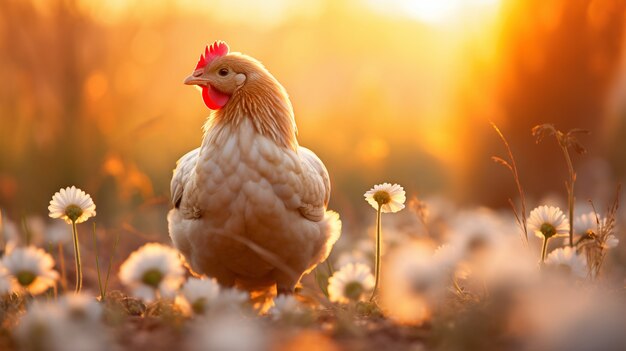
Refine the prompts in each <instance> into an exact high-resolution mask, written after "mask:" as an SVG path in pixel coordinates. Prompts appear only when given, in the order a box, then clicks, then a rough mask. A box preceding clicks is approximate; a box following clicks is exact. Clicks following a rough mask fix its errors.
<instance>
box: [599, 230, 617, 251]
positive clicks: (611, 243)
mask: <svg viewBox="0 0 626 351" xmlns="http://www.w3.org/2000/svg"><path fill="white" fill-rule="evenodd" d="M617 244H619V239H618V238H616V237H615V235H613V234H610V235H608V236H607V237H606V239H605V240H604V243H603V245H602V248H604V249H612V248H614V247H616V246H617Z"/></svg>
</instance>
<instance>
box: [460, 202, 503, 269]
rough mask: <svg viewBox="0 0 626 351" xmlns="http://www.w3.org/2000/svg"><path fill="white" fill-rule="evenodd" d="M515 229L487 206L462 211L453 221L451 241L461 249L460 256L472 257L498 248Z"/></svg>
mask: <svg viewBox="0 0 626 351" xmlns="http://www.w3.org/2000/svg"><path fill="white" fill-rule="evenodd" d="M514 231H515V228H512V227H510V226H508V225H507V223H506V222H505V221H503V220H502V218H501V217H500V216H498V214H497V213H495V212H493V211H492V210H489V209H487V208H478V209H475V210H467V211H461V212H459V214H458V215H457V216H455V218H454V219H453V220H452V221H451V225H450V231H449V243H450V246H451V247H453V248H455V249H457V250H459V256H460V257H466V258H471V257H472V256H477V255H480V254H482V253H485V252H487V253H488V252H489V251H494V250H498V249H499V248H501V247H502V246H504V245H505V242H506V238H507V237H510V236H512V234H513V233H514Z"/></svg>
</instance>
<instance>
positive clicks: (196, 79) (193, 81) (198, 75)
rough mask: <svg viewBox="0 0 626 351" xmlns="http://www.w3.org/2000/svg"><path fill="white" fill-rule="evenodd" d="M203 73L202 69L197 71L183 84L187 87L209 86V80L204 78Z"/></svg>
mask: <svg viewBox="0 0 626 351" xmlns="http://www.w3.org/2000/svg"><path fill="white" fill-rule="evenodd" d="M203 73H204V71H203V70H202V69H198V70H195V71H194V72H193V73H192V74H191V75H190V76H189V77H187V78H185V81H184V82H183V83H184V84H186V85H207V84H208V83H209V80H208V79H206V78H203V77H202V74H203Z"/></svg>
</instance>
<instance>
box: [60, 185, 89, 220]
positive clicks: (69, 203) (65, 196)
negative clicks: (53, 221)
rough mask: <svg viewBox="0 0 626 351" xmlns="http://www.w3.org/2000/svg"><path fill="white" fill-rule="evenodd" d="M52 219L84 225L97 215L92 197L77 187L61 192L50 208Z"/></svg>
mask: <svg viewBox="0 0 626 351" xmlns="http://www.w3.org/2000/svg"><path fill="white" fill-rule="evenodd" d="M48 211H50V217H52V218H61V219H63V220H65V222H67V223H69V224H71V223H72V221H75V222H76V223H82V222H84V221H86V220H87V219H88V218H89V217H93V216H95V215H96V205H95V204H94V203H93V200H92V199H91V196H89V194H87V193H85V192H84V191H82V190H80V189H78V188H76V187H75V186H72V187H71V188H70V187H67V188H65V189H61V190H59V191H58V192H57V193H56V194H54V196H52V200H51V201H50V206H48Z"/></svg>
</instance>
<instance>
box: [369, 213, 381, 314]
mask: <svg viewBox="0 0 626 351" xmlns="http://www.w3.org/2000/svg"><path fill="white" fill-rule="evenodd" d="M381 212H382V205H381V204H378V211H377V212H376V266H375V270H374V277H375V279H376V283H375V284H374V290H372V296H371V297H370V302H372V301H374V297H376V291H377V290H378V284H379V282H380V246H381V236H382V233H381V231H382V228H381V223H380V220H381Z"/></svg>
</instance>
